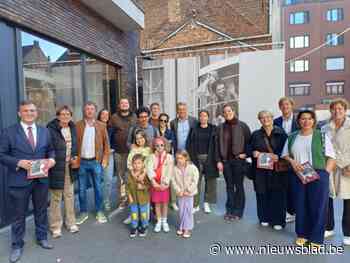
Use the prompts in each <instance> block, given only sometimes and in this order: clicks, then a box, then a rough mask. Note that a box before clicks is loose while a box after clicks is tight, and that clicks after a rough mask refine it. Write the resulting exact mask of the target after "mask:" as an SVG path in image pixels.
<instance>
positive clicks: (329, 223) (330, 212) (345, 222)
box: [326, 198, 350, 237]
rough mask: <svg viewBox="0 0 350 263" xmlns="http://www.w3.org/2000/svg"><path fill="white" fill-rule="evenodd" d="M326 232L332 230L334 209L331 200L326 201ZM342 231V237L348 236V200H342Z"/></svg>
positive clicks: (349, 212) (349, 202) (349, 228)
mask: <svg viewBox="0 0 350 263" xmlns="http://www.w3.org/2000/svg"><path fill="white" fill-rule="evenodd" d="M326 221H327V224H326V230H328V231H331V230H334V207H333V199H332V198H329V199H328V213H327V218H326ZM342 229H343V235H344V236H346V237H349V236H350V199H344V200H343V217H342Z"/></svg>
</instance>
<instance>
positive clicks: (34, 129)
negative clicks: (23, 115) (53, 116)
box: [21, 121, 38, 145]
mask: <svg viewBox="0 0 350 263" xmlns="http://www.w3.org/2000/svg"><path fill="white" fill-rule="evenodd" d="M21 126H22V128H23V130H24V133H25V134H26V136H27V139H28V138H29V137H28V127H32V133H33V137H34V143H35V145H36V144H37V143H36V142H37V133H38V132H37V127H36V125H35V123H33V124H32V125H28V124H26V123H24V122H22V121H21Z"/></svg>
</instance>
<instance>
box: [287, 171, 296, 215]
mask: <svg viewBox="0 0 350 263" xmlns="http://www.w3.org/2000/svg"><path fill="white" fill-rule="evenodd" d="M294 176H295V174H294V172H293V171H289V172H288V190H287V212H288V213H289V214H291V215H294V214H295V198H294V196H293V190H292V184H293V180H294V178H293V177H294Z"/></svg>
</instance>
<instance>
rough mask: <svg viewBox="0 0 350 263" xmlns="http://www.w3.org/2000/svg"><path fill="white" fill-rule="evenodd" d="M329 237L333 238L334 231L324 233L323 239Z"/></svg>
mask: <svg viewBox="0 0 350 263" xmlns="http://www.w3.org/2000/svg"><path fill="white" fill-rule="evenodd" d="M331 236H334V231H333V230H329V231H328V230H326V231H324V238H328V237H331Z"/></svg>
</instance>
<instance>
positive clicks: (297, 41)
mask: <svg viewBox="0 0 350 263" xmlns="http://www.w3.org/2000/svg"><path fill="white" fill-rule="evenodd" d="M289 47H290V48H306V47H309V36H306V35H305V36H294V37H290V38H289Z"/></svg>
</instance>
